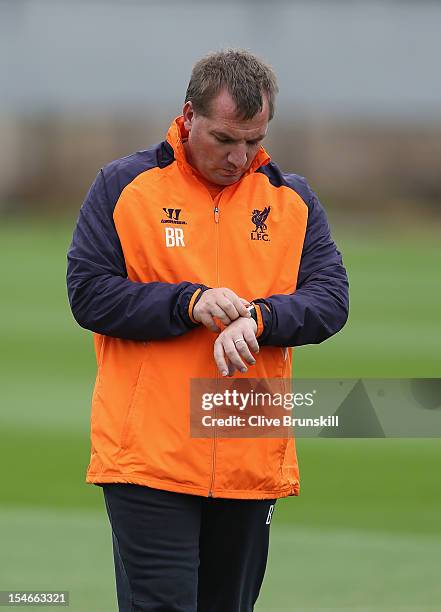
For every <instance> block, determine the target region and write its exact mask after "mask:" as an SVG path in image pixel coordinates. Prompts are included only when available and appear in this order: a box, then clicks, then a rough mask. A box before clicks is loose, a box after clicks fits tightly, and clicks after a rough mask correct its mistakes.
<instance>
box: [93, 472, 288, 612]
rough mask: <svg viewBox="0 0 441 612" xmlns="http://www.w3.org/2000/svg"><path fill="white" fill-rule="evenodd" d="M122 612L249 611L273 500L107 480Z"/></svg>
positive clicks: (256, 592) (262, 567)
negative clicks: (174, 490) (190, 492)
mask: <svg viewBox="0 0 441 612" xmlns="http://www.w3.org/2000/svg"><path fill="white" fill-rule="evenodd" d="M102 487H103V490H104V497H105V502H106V508H107V513H108V516H109V520H110V524H111V527H112V536H113V553H114V560H115V575H116V589H117V596H118V605H119V611H120V612H141V611H143V612H144V611H149V612H251V611H252V610H253V608H254V604H255V602H256V600H257V597H258V595H259V591H260V586H261V584H262V580H263V576H264V573H265V567H266V561H267V556H268V544H269V529H270V523H271V516H272V512H273V510H274V505H275V501H276V500H236V499H219V498H205V497H199V496H196V495H186V494H182V493H172V492H169V491H162V490H158V489H151V488H149V487H144V486H139V485H133V484H104V485H102Z"/></svg>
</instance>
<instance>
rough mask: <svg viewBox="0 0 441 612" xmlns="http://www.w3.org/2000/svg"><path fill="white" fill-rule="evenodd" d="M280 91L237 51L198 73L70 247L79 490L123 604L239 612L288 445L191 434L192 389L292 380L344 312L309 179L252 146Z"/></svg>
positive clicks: (106, 176) (99, 193)
mask: <svg viewBox="0 0 441 612" xmlns="http://www.w3.org/2000/svg"><path fill="white" fill-rule="evenodd" d="M276 93H277V84H276V78H275V75H274V73H273V71H272V69H271V68H269V67H268V66H267V65H265V64H264V63H263V62H262V61H260V60H259V59H258V58H256V57H255V56H254V55H252V54H250V53H248V52H245V51H240V50H239V51H236V50H228V51H222V52H219V53H213V54H211V55H209V56H207V57H205V58H203V59H201V60H200V61H199V62H197V63H196V65H195V66H194V68H193V72H192V75H191V79H190V83H189V86H188V90H187V94H186V98H185V104H184V107H183V114H182V116H181V117H178V118H177V119H176V120H175V121H174V122H173V123H172V125H171V127H170V129H169V132H168V135H167V140H165V141H164V142H162V143H160V144H159V145H156V146H154V147H151V148H150V149H147V150H146V151H141V152H138V153H135V154H134V155H130V156H128V157H125V158H123V159H120V160H117V161H115V162H113V163H111V164H109V165H108V166H106V167H105V168H103V169H102V170H101V171H100V173H99V174H98V176H97V178H96V180H95V182H94V184H93V185H92V187H91V189H90V191H89V193H88V195H87V197H86V200H85V202H84V204H83V206H82V209H81V212H80V216H79V220H78V223H77V226H76V229H75V232H74V236H73V241H72V245H71V247H70V250H69V253H68V262H69V263H68V276H67V279H68V290H69V299H70V304H71V307H72V311H73V314H74V316H75V318H76V320H77V321H78V323H79V324H80V325H82V326H83V327H85V328H87V329H90V330H92V331H94V332H95V349H96V355H97V364H98V375H97V380H96V385H95V390H94V394H93V406H92V418H91V438H92V446H91V461H90V465H89V468H88V472H87V482H90V483H95V484H99V485H101V486H102V487H103V490H104V495H105V501H106V506H107V511H108V515H109V519H110V522H111V526H112V533H113V546H114V558H115V570H116V583H117V592H118V602H119V609H120V610H124V611H126V610H155V611H159V610H164V611H165V610H166V611H167V612H174V611H175V612H177V611H180V612H195V611H196V610H197V611H198V612H239V611H240V612H244V611H248V610H252V609H253V607H254V603H255V601H256V599H257V597H258V594H259V589H260V586H261V583H262V580H263V575H264V571H265V565H266V559H267V552H268V537H269V524H270V522H271V515H272V511H273V508H274V504H275V501H276V499H277V498H280V497H286V496H289V495H297V494H298V492H299V479H298V466H297V460H296V455H295V448H294V440H293V438H292V437H289V438H263V437H260V438H226V437H222V436H221V435H220V434H219V433H218V432H217V431H216V429H215V430H214V431H213V432H212V434H210V435H209V436H207V437H206V438H196V437H192V436H191V435H190V431H189V421H190V415H189V404H190V397H189V396H190V381H191V380H192V379H198V378H209V379H216V378H218V379H220V378H221V377H223V376H227V375H229V376H235V377H254V378H264V379H265V378H282V377H286V378H289V377H290V375H291V351H290V350H288V349H287V348H286V347H292V346H298V345H303V344H308V343H318V342H321V341H323V340H325V339H326V338H328V337H329V336H331V335H332V334H334V333H336V332H337V331H338V330H339V329H340V328H341V327H342V326H343V325H344V323H345V321H346V318H347V313H348V285H347V278H346V273H345V270H344V267H343V265H342V261H341V257H340V254H339V252H338V251H337V249H336V247H335V244H334V242H333V241H332V239H331V237H330V234H329V228H328V225H327V222H326V217H325V213H324V211H323V209H322V208H321V206H320V204H319V202H318V200H317V198H316V196H315V195H314V194H313V192H312V191H311V190H310V188H309V186H308V184H307V183H306V181H305V180H304V179H303V178H301V177H299V176H297V175H294V174H282V172H281V171H280V169H279V168H278V166H277V165H276V164H274V163H273V162H271V161H270V159H269V157H268V155H267V153H266V151H265V150H264V149H263V148H262V146H261V142H262V140H263V138H264V137H265V135H266V132H267V128H268V122H269V121H270V119H271V118H272V116H273V112H274V100H275V96H276Z"/></svg>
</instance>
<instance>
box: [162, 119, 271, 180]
mask: <svg viewBox="0 0 441 612" xmlns="http://www.w3.org/2000/svg"><path fill="white" fill-rule="evenodd" d="M187 135H188V132H187V130H186V129H185V128H184V118H183V116H182V115H180V116H179V117H176V119H175V120H174V121H173V122H172V124H171V125H170V127H169V129H168V132H167V142H168V143H169V144H170V145H171V146H172V148H173V152H174V155H175V159H176V161H177V162H178V163H179V164H180V165H182V167H183V169H184V170H185V171H186V172H190V173H191V174H194V171H193V168H192V167H191V166H190V164H189V163H188V161H187V158H186V156H185V149H184V145H183V142H182V140H183V139H185V138H186V137H187ZM269 161H271V158H270V156H269V155H268V153H267V152H266V151H265V149H264V148H263V147H260V149H259V150H258V152H257V154H256V156H255V158H254V159H253V161H252V163H251V166H250V167H249V169H248V170H247V171H246V172H245V174H244V175H243V176H242V177H241V179H240V180H242V178H243V177H244V176H248V174H252V173H253V172H255V171H256V170H257V168H260V166H264V165H266V164H267V163H268V162H269Z"/></svg>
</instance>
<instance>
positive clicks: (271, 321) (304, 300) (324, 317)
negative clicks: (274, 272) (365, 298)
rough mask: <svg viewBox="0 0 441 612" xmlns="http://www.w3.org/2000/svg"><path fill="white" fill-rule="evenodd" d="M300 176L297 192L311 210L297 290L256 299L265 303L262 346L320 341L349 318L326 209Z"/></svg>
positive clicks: (339, 261) (344, 280)
mask: <svg viewBox="0 0 441 612" xmlns="http://www.w3.org/2000/svg"><path fill="white" fill-rule="evenodd" d="M296 179H297V184H298V180H301V181H302V184H301V188H300V189H296V191H299V192H300V194H301V195H302V197H303V199H304V200H305V202H306V203H307V205H308V210H309V213H308V223H307V228H306V235H305V241H304V245H303V251H302V257H301V261H300V268H299V274H298V280H297V288H296V291H295V292H294V293H292V294H289V295H272V296H270V297H267V298H264V299H260V300H259V299H257V300H254V301H255V302H263V303H262V305H261V312H262V316H263V323H264V330H263V333H262V335H261V336H260V338H259V344H262V345H265V344H266V345H273V346H300V345H304V344H318V343H320V342H323V340H326V339H327V338H329V337H330V336H332V335H333V334H335V333H337V332H338V331H339V330H340V329H341V328H342V327H343V325H344V324H345V323H346V321H347V318H348V312H349V295H348V279H347V275H346V270H345V268H344V266H343V262H342V258H341V254H340V252H339V251H338V250H337V247H336V245H335V243H334V241H333V240H332V238H331V235H330V230H329V225H328V222H327V218H326V214H325V211H324V210H323V208H322V206H321V205H320V202H319V201H318V199H317V197H316V195H315V194H314V193H313V192H312V191H311V190H310V188H309V187H308V185H307V183H306V181H304V179H300V177H296ZM265 306H266V307H265Z"/></svg>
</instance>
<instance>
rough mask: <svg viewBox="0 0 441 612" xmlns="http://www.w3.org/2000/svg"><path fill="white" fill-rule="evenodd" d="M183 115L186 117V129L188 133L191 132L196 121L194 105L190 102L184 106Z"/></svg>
mask: <svg viewBox="0 0 441 612" xmlns="http://www.w3.org/2000/svg"><path fill="white" fill-rule="evenodd" d="M182 115H183V117H184V127H185V129H186V130H187V132H189V131H190V130H191V127H192V125H193V119H194V111H193V104H192V103H191V102H190V101H189V102H186V103H185V104H184V108H183V109H182Z"/></svg>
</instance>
